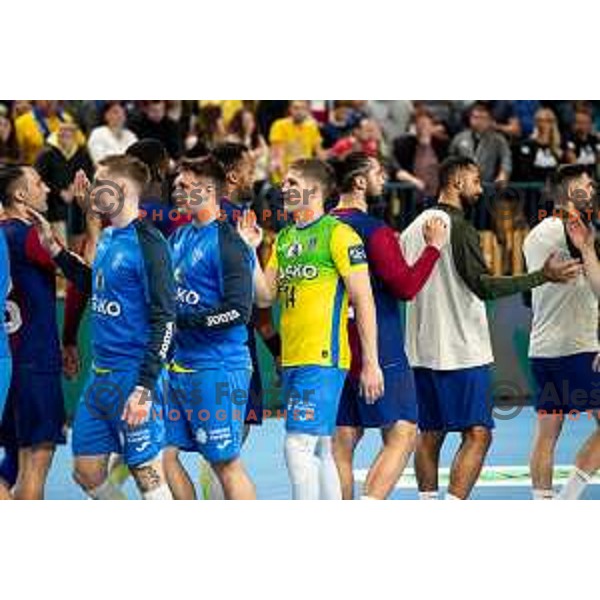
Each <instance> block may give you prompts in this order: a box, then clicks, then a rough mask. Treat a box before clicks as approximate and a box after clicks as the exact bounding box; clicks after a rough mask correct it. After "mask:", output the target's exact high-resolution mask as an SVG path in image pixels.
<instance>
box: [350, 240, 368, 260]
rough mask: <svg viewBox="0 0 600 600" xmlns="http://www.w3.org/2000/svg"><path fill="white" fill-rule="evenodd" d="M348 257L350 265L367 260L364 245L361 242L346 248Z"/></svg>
mask: <svg viewBox="0 0 600 600" xmlns="http://www.w3.org/2000/svg"><path fill="white" fill-rule="evenodd" d="M348 258H349V259H350V264H351V265H361V264H363V263H365V262H367V254H366V252H365V247H364V246H363V245H362V244H357V245H356V246H350V247H349V248H348Z"/></svg>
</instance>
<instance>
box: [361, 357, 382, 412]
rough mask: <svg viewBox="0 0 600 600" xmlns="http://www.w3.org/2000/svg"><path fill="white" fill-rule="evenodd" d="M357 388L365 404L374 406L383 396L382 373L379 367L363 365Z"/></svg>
mask: <svg viewBox="0 0 600 600" xmlns="http://www.w3.org/2000/svg"><path fill="white" fill-rule="evenodd" d="M359 387H360V393H361V395H362V396H363V398H364V399H365V400H366V401H367V404H374V403H375V402H377V400H378V399H379V398H381V396H383V392H384V387H383V372H382V371H381V368H380V367H379V365H370V364H363V367H362V369H361V372H360V382H359Z"/></svg>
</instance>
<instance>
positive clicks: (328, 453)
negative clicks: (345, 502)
mask: <svg viewBox="0 0 600 600" xmlns="http://www.w3.org/2000/svg"><path fill="white" fill-rule="evenodd" d="M316 451H317V458H318V459H319V463H320V464H319V498H320V499H321V500H341V499H342V484H341V483H340V475H339V473H338V470H337V467H336V466H335V460H334V459H333V451H332V449H331V437H328V436H327V437H326V436H323V437H320V438H319V441H318V443H317V449H316Z"/></svg>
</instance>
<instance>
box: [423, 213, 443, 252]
mask: <svg viewBox="0 0 600 600" xmlns="http://www.w3.org/2000/svg"><path fill="white" fill-rule="evenodd" d="M423 237H424V238H425V243H426V244H427V245H428V246H434V247H435V248H437V249H438V250H441V249H442V248H443V247H444V246H445V244H446V243H447V241H448V225H446V223H445V222H444V220H443V219H441V218H440V217H431V219H427V221H425V223H424V224H423Z"/></svg>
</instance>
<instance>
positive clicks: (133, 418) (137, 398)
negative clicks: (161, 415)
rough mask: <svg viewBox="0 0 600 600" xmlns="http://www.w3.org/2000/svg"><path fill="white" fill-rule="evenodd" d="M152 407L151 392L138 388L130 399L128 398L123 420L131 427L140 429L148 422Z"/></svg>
mask: <svg viewBox="0 0 600 600" xmlns="http://www.w3.org/2000/svg"><path fill="white" fill-rule="evenodd" d="M151 407H152V399H151V394H150V391H149V390H147V389H146V388H143V387H140V386H136V388H135V389H134V390H133V392H131V395H130V396H129V398H127V402H126V403H125V408H124V409H123V415H122V417H121V418H122V419H123V421H125V422H126V423H127V425H129V427H138V426H139V425H141V424H142V423H145V422H146V421H147V420H148V417H149V416H150V408H151Z"/></svg>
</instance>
